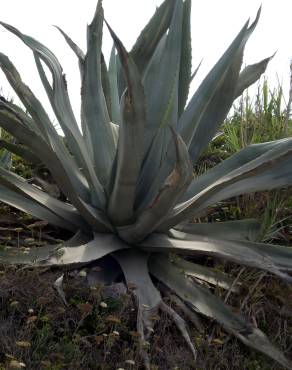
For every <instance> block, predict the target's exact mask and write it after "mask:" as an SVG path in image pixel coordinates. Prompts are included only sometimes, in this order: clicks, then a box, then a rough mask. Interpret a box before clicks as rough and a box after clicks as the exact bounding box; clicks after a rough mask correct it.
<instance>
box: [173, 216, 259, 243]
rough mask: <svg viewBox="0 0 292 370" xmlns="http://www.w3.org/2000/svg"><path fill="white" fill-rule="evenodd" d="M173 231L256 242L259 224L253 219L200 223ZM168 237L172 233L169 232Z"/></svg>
mask: <svg viewBox="0 0 292 370" xmlns="http://www.w3.org/2000/svg"><path fill="white" fill-rule="evenodd" d="M175 229H176V230H178V231H180V232H184V233H187V234H197V235H205V236H211V237H216V238H219V239H228V240H233V239H235V240H237V239H238V240H244V239H245V240H251V241H256V240H257V239H258V237H259V235H260V231H261V224H260V222H259V221H257V220H254V219H246V220H237V221H226V222H202V223H182V224H179V225H177V226H175ZM170 235H173V231H172V230H170Z"/></svg>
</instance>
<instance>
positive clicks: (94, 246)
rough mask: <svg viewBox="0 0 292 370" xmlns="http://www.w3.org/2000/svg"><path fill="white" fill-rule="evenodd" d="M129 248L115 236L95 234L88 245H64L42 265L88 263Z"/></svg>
mask: <svg viewBox="0 0 292 370" xmlns="http://www.w3.org/2000/svg"><path fill="white" fill-rule="evenodd" d="M127 248H129V246H128V245H127V244H125V243H124V242H123V241H121V240H120V239H119V238H118V237H117V236H115V235H114V234H96V233H94V235H93V239H92V240H91V241H89V242H88V243H85V244H82V245H77V246H74V247H70V246H66V244H65V245H63V246H62V247H60V248H59V249H58V251H57V253H55V254H52V255H51V256H50V258H49V259H48V260H46V261H44V262H42V265H46V266H54V265H55V266H56V265H72V264H82V263H88V262H91V261H95V260H98V259H100V258H102V257H104V256H106V255H108V254H110V253H113V252H116V251H118V250H122V249H127Z"/></svg>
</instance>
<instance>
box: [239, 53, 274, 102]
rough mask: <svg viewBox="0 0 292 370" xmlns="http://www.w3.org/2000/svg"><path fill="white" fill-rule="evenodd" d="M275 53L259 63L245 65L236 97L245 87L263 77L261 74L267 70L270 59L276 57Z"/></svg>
mask: <svg viewBox="0 0 292 370" xmlns="http://www.w3.org/2000/svg"><path fill="white" fill-rule="evenodd" d="M274 55H275V54H273V55H272V56H271V57H269V58H265V59H263V60H261V61H260V62H258V63H255V64H251V65H249V66H247V67H245V68H244V70H243V71H242V72H240V75H239V79H238V81H237V86H236V91H235V99H236V98H238V97H239V96H240V95H241V94H242V93H243V91H244V90H245V89H247V88H248V87H249V86H250V85H252V84H254V83H255V82H256V81H257V80H258V79H259V78H260V77H261V75H262V74H263V73H264V72H265V70H266V68H267V65H268V63H269V61H270V60H271V59H272V58H273V57H274Z"/></svg>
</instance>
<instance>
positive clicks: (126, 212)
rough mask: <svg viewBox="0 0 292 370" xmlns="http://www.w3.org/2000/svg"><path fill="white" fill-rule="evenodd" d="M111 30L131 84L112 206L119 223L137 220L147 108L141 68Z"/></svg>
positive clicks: (124, 99)
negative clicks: (137, 198) (137, 201)
mask: <svg viewBox="0 0 292 370" xmlns="http://www.w3.org/2000/svg"><path fill="white" fill-rule="evenodd" d="M108 27H109V26H108ZM109 31H110V33H111V35H112V37H113V40H114V43H115V46H116V48H117V50H118V53H119V57H120V61H121V64H122V68H123V71H124V75H125V77H124V78H125V81H126V85H127V90H126V91H125V93H124V95H123V97H122V104H121V107H122V111H123V112H122V122H121V125H120V126H119V141H118V151H117V164H116V168H115V180H114V185H113V190H112V193H111V195H110V201H109V207H108V214H109V217H110V219H111V220H112V221H113V222H114V224H115V225H117V226H119V225H127V224H129V223H131V222H132V221H133V210H134V200H135V193H136V185H137V180H138V176H139V173H140V169H141V164H142V160H143V144H144V129H145V124H146V122H145V121H146V110H145V95H144V89H143V86H142V82H141V76H140V73H139V71H138V68H137V67H136V65H135V63H134V61H133V60H132V58H131V57H130V56H129V54H128V53H127V51H126V49H125V48H124V46H123V44H122V43H121V41H120V40H119V39H118V38H117V36H116V35H115V33H114V32H113V30H112V29H111V28H110V27H109Z"/></svg>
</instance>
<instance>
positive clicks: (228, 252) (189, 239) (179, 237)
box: [139, 232, 292, 281]
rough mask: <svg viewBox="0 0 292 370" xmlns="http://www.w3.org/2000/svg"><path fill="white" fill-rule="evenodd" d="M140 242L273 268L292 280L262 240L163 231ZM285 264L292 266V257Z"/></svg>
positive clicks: (163, 249)
mask: <svg viewBox="0 0 292 370" xmlns="http://www.w3.org/2000/svg"><path fill="white" fill-rule="evenodd" d="M139 245H140V247H141V248H143V249H144V250H145V251H149V252H164V253H166V252H173V253H177V254H184V255H207V256H212V257H216V258H222V259H225V260H226V261H231V262H235V263H239V264H243V265H246V266H250V267H255V268H259V269H262V270H266V271H270V272H272V273H274V274H275V275H277V276H279V277H281V278H282V279H285V280H287V281H292V277H291V276H289V275H288V274H286V273H284V272H282V271H281V270H282V266H281V265H279V266H278V259H277V257H275V255H277V254H276V253H277V251H273V252H271V253H269V248H268V247H267V245H266V244H263V243H255V242H249V241H239V240H222V239H215V238H208V237H204V236H201V235H191V234H185V233H181V234H179V232H177V233H176V239H174V238H169V237H167V236H166V235H164V234H152V235H150V236H148V237H147V238H146V239H144V240H143V241H142V242H140V244H139ZM266 247H267V248H266ZM283 248H285V247H283ZM285 250H286V255H290V256H291V257H292V250H291V249H290V248H285ZM286 264H287V265H289V266H291V264H292V259H291V260H290V261H287V263H286Z"/></svg>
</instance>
